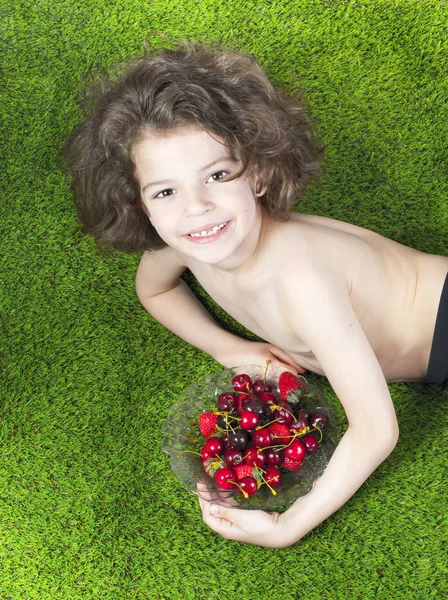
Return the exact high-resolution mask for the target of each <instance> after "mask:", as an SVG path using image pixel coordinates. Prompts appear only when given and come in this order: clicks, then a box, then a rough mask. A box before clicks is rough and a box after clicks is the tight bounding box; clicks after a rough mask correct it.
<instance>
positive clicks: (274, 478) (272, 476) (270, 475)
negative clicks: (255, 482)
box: [264, 467, 282, 487]
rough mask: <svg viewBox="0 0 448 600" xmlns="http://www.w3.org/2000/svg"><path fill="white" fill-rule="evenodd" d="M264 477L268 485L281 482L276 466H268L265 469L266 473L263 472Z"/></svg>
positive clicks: (273, 485)
mask: <svg viewBox="0 0 448 600" xmlns="http://www.w3.org/2000/svg"><path fill="white" fill-rule="evenodd" d="M264 478H265V480H266V481H267V482H268V483H269V485H272V487H275V486H276V485H280V484H281V482H282V476H281V474H280V471H279V470H278V469H277V467H268V468H267V469H266V473H265V474H264Z"/></svg>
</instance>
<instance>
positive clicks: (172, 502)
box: [0, 0, 448, 600]
mask: <svg viewBox="0 0 448 600" xmlns="http://www.w3.org/2000/svg"><path fill="white" fill-rule="evenodd" d="M175 6H176V8H175V9H173V2H172V1H171V0H170V1H169V2H168V1H166V0H153V1H151V2H149V1H147V0H133V1H130V0H128V1H123V0H120V1H119V2H116V1H111V0H80V1H75V0H61V1H59V2H54V1H50V0H38V1H37V2H25V0H15V1H14V2H12V0H9V1H8V0H0V8H1V14H0V18H1V28H2V38H3V42H4V52H3V56H2V63H3V73H2V85H1V90H2V91H1V94H2V95H1V113H2V116H3V132H2V135H1V136H0V139H1V141H0V144H1V151H2V167H1V169H0V182H1V187H2V194H1V205H0V244H1V247H0V265H1V271H2V277H1V288H0V300H1V307H2V313H3V314H2V319H1V338H0V356H1V373H2V375H1V392H0V394H1V400H0V456H1V458H0V598H1V599H2V600H28V599H38V600H47V599H48V600H50V599H51V600H55V599H58V598H61V599H62V598H63V599H67V600H68V599H70V600H72V599H73V600H74V599H81V598H82V599H83V600H84V599H94V600H99V599H101V600H103V599H104V600H109V599H111V600H112V599H114V600H115V599H117V600H121V599H128V598H129V599H133V598H136V599H137V598H139V599H140V598H141V599H151V600H177V599H179V600H181V599H185V598H186V599H188V600H189V599H191V600H196V599H200V600H202V599H204V600H212V599H218V598H220V599H222V598H224V599H225V598H229V599H230V598H236V597H237V598H243V599H249V600H251V599H253V598H257V597H260V598H262V599H263V600H264V599H268V598H270V599H273V600H292V599H295V598H303V599H304V600H305V599H306V600H314V599H316V600H317V599H319V600H321V599H329V600H338V599H341V600H347V599H348V600H351V599H359V600H368V599H371V598H375V599H381V600H382V599H384V600H386V599H387V600H389V599H390V598H394V599H401V598H403V599H409V598H422V599H424V600H427V599H430V598H433V599H435V600H440V599H441V598H447V597H448V585H447V578H446V577H447V575H448V572H447V566H446V556H447V528H446V526H447V521H446V514H447V508H448V507H447V496H446V462H447V454H446V432H447V399H448V395H447V392H443V391H441V390H437V389H433V388H432V387H430V386H425V385H424V384H403V383H401V384H391V385H390V390H391V393H392V397H393V400H394V403H395V406H396V410H397V413H398V418H399V422H400V427H401V437H400V441H399V444H398V446H397V448H396V450H395V451H394V453H393V454H392V455H391V457H390V458H389V459H388V460H387V461H386V462H385V463H383V465H381V467H380V468H379V469H378V470H377V471H376V472H375V473H374V474H373V475H372V476H371V477H370V479H369V480H368V482H367V483H366V484H365V485H364V486H363V487H362V488H361V490H360V491H359V492H358V493H357V494H356V495H355V496H354V497H353V498H352V499H351V500H350V501H349V502H348V503H347V504H346V505H345V506H344V507H343V508H342V509H341V510H340V511H338V512H337V513H336V514H335V515H333V516H332V517H331V518H329V519H328V520H327V521H326V522H324V523H323V524H322V525H320V526H319V527H317V528H316V529H315V530H314V531H313V532H312V533H311V534H309V535H308V536H306V537H305V538H304V539H303V540H302V541H300V542H299V543H297V544H296V545H295V546H294V547H291V548H287V549H283V550H271V549H263V548H259V547H253V546H248V545H244V544H238V543H234V542H229V541H226V540H224V539H223V538H220V537H218V536H217V535H215V534H214V533H213V532H212V531H211V530H209V529H208V528H207V527H206V526H205V525H203V523H202V520H201V518H200V513H199V509H198V505H197V502H196V500H195V497H194V496H193V495H192V494H191V495H190V494H189V493H187V492H186V491H184V490H183V488H182V487H181V486H180V484H179V483H178V482H177V480H175V478H174V476H173V474H172V472H171V470H170V468H169V463H168V460H167V457H166V456H165V455H164V453H163V452H162V451H161V440H160V429H161V424H162V422H163V419H164V416H165V415H166V411H167V408H168V406H169V405H170V404H171V403H172V401H173V400H174V399H175V398H176V396H177V395H178V394H179V392H180V391H181V390H182V389H183V388H184V387H186V386H187V385H188V384H189V383H191V382H192V381H193V380H196V379H198V378H201V377H203V376H204V375H205V374H207V373H209V372H211V371H215V370H218V369H220V366H219V365H218V364H217V363H216V362H214V361H213V359H211V358H210V357H208V356H206V355H204V354H203V353H201V352H200V351H198V350H196V349H195V348H192V347H189V346H188V345H187V344H186V343H184V342H183V341H181V340H179V339H177V338H176V337H175V336H173V335H172V334H171V333H169V332H168V331H166V330H164V329H163V328H162V327H161V326H160V325H159V324H158V323H156V322H155V321H154V320H153V319H152V318H151V317H149V316H148V315H147V314H146V313H145V311H144V310H143V308H142V307H141V306H140V305H139V302H138V300H137V298H136V296H135V293H134V274H135V269H136V267H137V264H138V260H139V257H138V256H128V255H123V254H118V253H109V254H106V255H105V256H102V255H101V254H99V252H98V251H97V249H96V247H95V244H94V242H93V240H92V239H90V238H86V237H83V235H82V234H81V233H80V231H79V226H78V223H77V220H76V216H75V210H74V206H73V202H72V199H71V196H70V192H69V187H68V183H67V181H66V179H65V178H64V176H63V174H62V171H61V160H60V151H61V148H62V146H63V144H64V140H65V138H66V136H67V134H68V133H69V131H70V129H71V128H72V127H73V125H74V124H75V123H76V122H77V121H78V120H79V118H80V109H79V108H78V87H79V82H80V80H81V78H82V76H83V75H84V73H86V72H87V71H89V70H91V69H93V70H95V69H97V68H98V67H100V66H102V65H110V64H113V63H115V62H118V61H121V60H123V59H125V58H127V57H129V56H131V55H135V54H138V53H140V52H141V51H142V48H143V42H144V39H145V37H146V35H147V32H148V31H150V30H157V31H162V32H164V33H165V34H167V35H168V36H169V37H172V38H188V39H195V40H202V41H205V42H224V43H231V44H234V45H235V46H237V47H239V48H241V49H242V50H248V51H250V52H252V53H254V54H255V55H256V56H257V57H258V58H259V60H260V62H261V63H262V64H263V66H264V67H265V68H266V69H267V71H268V72H269V74H270V76H271V77H272V79H273V80H274V81H275V82H277V84H279V85H282V86H286V85H287V84H288V82H289V81H290V80H291V78H292V77H293V76H294V74H295V76H296V77H297V78H298V80H300V81H301V82H302V85H303V87H304V89H305V90H306V91H307V95H308V100H309V104H310V107H311V110H312V113H313V115H314V117H315V119H316V121H317V123H318V128H319V135H320V136H321V139H323V140H325V141H326V143H327V155H326V161H325V165H324V169H323V171H322V174H321V176H320V177H319V178H318V179H317V180H316V181H315V182H314V183H313V185H312V187H311V188H310V189H309V191H308V192H307V194H306V195H305V197H304V198H303V199H302V201H301V204H300V208H301V210H303V211H304V212H309V213H315V214H322V215H325V216H329V217H333V218H337V219H342V220H345V221H349V222H351V223H354V224H357V225H361V226H364V227H368V228H370V229H373V230H375V231H378V232H380V233H381V234H383V235H386V236H388V237H391V238H393V239H395V240H397V241H399V242H401V243H404V244H407V245H410V246H413V247H415V248H418V249H420V250H423V251H425V252H431V253H438V254H448V250H447V249H448V234H447V232H448V206H447V199H446V162H447V161H446V153H444V152H445V150H444V149H445V148H446V140H447V129H448V127H447V122H448V121H447V118H446V98H447V96H448V89H447V79H446V68H447V43H446V40H447V39H448V38H447V23H448V5H447V3H446V2H444V1H439V2H437V1H430V0H414V1H404V0H402V1H383V2H381V1H371V2H369V1H366V0H364V1H362V0H359V1H358V2H354V1H350V2H348V1H336V0H335V1H331V0H328V1H325V2H319V1H314V0H283V1H274V2H269V1H267V0H263V1H259V2H255V1H253V2H251V1H244V2H243V1H241V0H235V1H233V2H228V3H223V2H220V1H219V2H218V1H217V0H201V1H195V0H180V1H179V2H176V3H175ZM162 42H163V40H162V38H151V44H153V45H154V46H157V45H161V44H162ZM295 85H298V84H295ZM187 280H188V281H189V282H190V283H191V284H192V285H193V287H194V289H195V291H196V293H197V294H198V296H199V297H200V298H201V299H202V300H203V301H204V303H205V305H206V306H207V307H208V308H209V309H210V310H211V312H212V313H213V315H214V316H215V317H216V319H217V320H218V321H219V322H220V323H222V324H223V325H225V326H226V327H228V328H229V329H230V330H232V331H234V332H236V333H240V334H242V335H249V334H248V333H247V332H246V331H245V330H243V328H241V327H240V326H238V325H237V324H236V323H234V322H233V321H232V320H231V319H230V317H228V316H226V315H225V314H223V313H222V311H221V310H220V309H219V308H218V307H217V306H216V305H215V304H214V303H213V302H212V301H211V300H210V299H209V298H207V297H206V296H205V294H204V292H202V291H201V290H200V289H198V288H197V286H196V284H195V282H194V280H192V278H191V277H189V276H187ZM311 379H312V381H313V382H315V383H318V384H319V385H320V386H321V387H322V388H323V389H324V391H325V392H326V393H327V394H328V397H329V399H330V401H331V402H332V403H333V405H334V408H335V411H336V415H337V419H338V423H339V425H340V427H341V430H343V428H344V426H345V417H344V414H343V411H342V409H341V406H340V404H339V402H338V400H337V399H336V397H335V395H334V393H333V392H332V390H331V388H330V387H329V385H328V382H327V381H326V380H325V379H324V378H319V377H317V376H313V377H312V378H311Z"/></svg>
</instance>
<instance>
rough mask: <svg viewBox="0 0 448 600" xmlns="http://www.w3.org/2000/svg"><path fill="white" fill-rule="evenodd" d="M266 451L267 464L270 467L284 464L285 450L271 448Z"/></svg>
mask: <svg viewBox="0 0 448 600" xmlns="http://www.w3.org/2000/svg"><path fill="white" fill-rule="evenodd" d="M265 452H266V464H267V465H269V466H270V467H276V466H277V465H281V464H282V462H283V458H284V454H283V450H275V449H274V448H271V449H270V450H265ZM260 466H261V465H260Z"/></svg>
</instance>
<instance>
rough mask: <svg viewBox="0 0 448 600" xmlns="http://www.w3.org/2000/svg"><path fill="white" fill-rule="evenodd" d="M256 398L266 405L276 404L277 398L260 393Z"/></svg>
mask: <svg viewBox="0 0 448 600" xmlns="http://www.w3.org/2000/svg"><path fill="white" fill-rule="evenodd" d="M258 397H259V398H260V400H263V402H265V403H266V404H275V403H276V402H277V398H276V397H275V396H274V394H271V392H261V394H258Z"/></svg>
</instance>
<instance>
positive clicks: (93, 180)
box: [67, 44, 448, 547]
mask: <svg viewBox="0 0 448 600" xmlns="http://www.w3.org/2000/svg"><path fill="white" fill-rule="evenodd" d="M67 152H68V154H67V155H68V163H69V165H70V168H71V170H72V172H73V175H74V193H75V196H76V199H77V203H78V212H79V216H80V219H81V221H82V222H83V223H84V231H85V232H86V233H90V234H93V235H94V236H95V237H96V238H97V239H98V240H99V242H101V243H103V244H109V245H113V246H114V247H116V248H117V249H120V250H123V251H129V252H135V251H143V256H142V259H141V262H140V265H139V268H138V272H137V277H136V289H137V294H138V297H139V299H140V301H141V303H142V304H143V306H144V307H145V308H146V310H147V311H148V312H149V313H150V314H151V315H152V316H153V317H154V318H155V319H157V320H158V321H159V322H160V323H161V324H162V325H164V326H165V327H167V328H168V329H170V330H171V331H172V332H174V333H175V334H176V335H178V336H179V337H181V338H182V339H184V340H186V341H187V342H188V343H190V344H192V345H194V346H196V347H197V348H200V349H201V350H203V351H204V352H206V353H208V354H210V355H211V356H212V357H213V358H215V359H216V360H217V361H218V362H219V363H221V364H222V365H224V366H225V367H234V366H238V365H245V364H259V365H264V364H265V362H266V360H267V359H270V360H271V361H272V363H273V364H274V365H276V366H284V367H285V368H286V369H288V370H290V371H293V372H296V373H303V372H304V371H305V370H306V369H308V370H310V371H313V372H314V373H318V374H320V375H325V376H326V377H327V378H328V380H329V381H330V383H331V385H332V387H333V389H334V391H335V393H336V394H337V396H338V397H339V399H340V401H341V403H342V405H343V407H344V409H345V412H346V414H347V418H348V422H349V427H348V430H347V432H346V433H345V435H344V436H343V438H342V440H341V441H340V443H339V445H338V447H337V449H336V451H335V453H334V455H333V457H332V459H331V461H330V463H329V465H328V467H327V469H326V471H325V472H324V474H323V475H322V477H321V478H320V479H319V480H318V481H317V482H316V484H315V486H314V489H313V490H312V492H310V493H309V494H308V495H307V496H305V497H304V498H301V499H299V500H297V501H296V503H295V504H294V505H293V506H292V507H291V508H289V509H288V510H287V511H286V512H284V513H283V514H281V515H279V514H277V513H269V514H268V513H265V512H262V511H241V510H238V509H234V508H226V507H221V506H216V505H214V504H213V503H210V502H206V501H204V500H200V505H201V509H202V514H203V519H204V521H205V523H207V524H208V525H209V526H210V527H211V528H212V529H213V530H215V531H216V532H218V533H219V534H221V535H223V536H224V537H226V538H229V539H233V540H239V541H243V542H248V543H252V544H258V545H261V546H271V547H285V546H288V545H291V544H293V543H295V542H296V541H297V540H299V539H300V538H301V537H303V536H304V535H305V534H306V533H308V532H309V531H310V530H311V529H313V527H315V526H316V525H318V524H319V523H321V522H322V521H323V520H324V519H326V518H327V517H328V516H329V515H331V514H332V513H333V512H335V511H336V510H337V509H338V508H339V507H340V506H342V505H343V504H344V503H345V502H346V501H347V500H348V499H349V498H350V497H351V496H352V495H353V494H354V493H355V492H356V490H357V489H358V488H359V487H360V486H361V485H362V484H363V482H364V481H365V480H366V479H367V478H368V477H369V475H370V474H371V473H372V472H373V471H374V470H375V469H376V468H377V467H378V465H380V464H381V462H382V461H384V460H385V459H386V457H387V456H388V455H389V454H390V453H391V452H392V450H393V448H394V447H395V445H396V443H397V440H398V425H397V419H396V415H395V411H394V407H393V405H392V401H391V397H390V394H389V390H388V386H387V382H389V381H390V382H392V381H427V382H428V383H433V384H438V385H443V384H446V383H447V381H448V279H447V273H448V257H444V256H436V255H430V254H425V253H422V252H419V251H417V250H413V249H412V248H409V247H407V246H404V245H402V244H399V243H397V242H394V241H392V240H390V239H387V238H385V237H382V236H381V235H378V234H377V233H374V232H372V231H369V230H367V229H363V228H361V227H356V226H354V225H350V224H348V223H343V222H340V221H336V220H333V219H328V218H324V217H317V216H311V215H305V214H301V213H299V212H292V205H293V202H294V201H295V200H296V199H297V198H298V197H299V196H300V194H301V193H302V192H303V189H304V187H305V185H306V183H307V182H308V181H309V180H310V178H311V177H312V176H314V175H315V173H316V172H317V171H318V168H319V164H320V161H321V158H322V152H321V150H320V148H319V147H318V145H317V144H316V142H315V138H314V135H313V127H312V124H311V122H310V121H309V119H308V117H307V116H306V113H305V112H304V110H303V108H302V107H301V106H300V105H299V104H297V101H296V100H295V99H294V98H290V97H287V96H285V95H283V94H281V93H280V92H277V91H275V89H274V88H273V86H272V85H271V83H270V82H269V81H268V79H267V77H266V75H265V73H264V72H263V70H262V69H261V68H260V67H259V66H258V65H257V63H256V61H255V60H254V59H253V57H251V56H249V55H247V54H244V53H239V52H235V51H227V50H222V49H217V48H211V47H201V46H195V45H192V44H184V45H182V46H181V47H180V48H178V49H176V50H163V51H158V52H156V53H154V54H152V55H149V56H146V57H144V58H142V59H140V60H137V61H135V62H134V63H133V64H132V65H130V66H129V68H128V70H127V71H126V72H125V73H124V74H123V75H122V76H121V78H120V79H119V80H118V81H117V82H115V83H111V84H110V85H109V87H107V88H106V89H105V90H104V93H103V95H102V97H101V98H100V99H99V101H98V103H97V104H96V106H95V107H94V108H93V109H92V112H91V114H90V115H89V116H88V117H87V118H86V120H85V121H84V122H83V123H82V124H81V125H80V126H79V127H78V128H77V129H76V130H75V132H74V133H73V135H72V137H71V139H70V142H69V145H68V151H67ZM186 269H190V271H191V272H192V273H193V274H194V276H195V277H196V279H197V280H198V282H199V283H200V284H201V285H202V286H203V288H204V289H205V290H206V291H207V293H208V294H209V295H210V296H211V297H212V298H213V299H214V300H215V301H216V302H217V303H218V304H219V305H220V306H221V307H222V308H223V309H224V310H225V311H227V312H228V313H229V314H230V315H231V316H232V317H233V318H235V319H236V320H237V321H239V322H240V323H241V324H242V325H244V326H245V327H246V328H247V329H249V330H250V331H252V332H253V333H255V334H256V335H257V336H259V337H260V338H262V339H263V340H265V342H253V341H248V340H245V339H241V338H239V337H237V336H235V335H232V334H231V333H229V332H226V331H224V330H223V329H222V328H220V327H219V326H218V325H217V324H216V322H215V321H214V320H213V319H212V318H211V317H210V315H209V314H208V313H207V312H206V310H205V309H204V308H203V306H202V305H201V304H200V303H199V301H198V300H197V299H196V298H195V296H194V295H193V294H192V292H191V291H190V290H189V288H188V286H187V285H186V284H185V283H184V281H183V280H182V279H181V275H182V273H183V272H184V271H185V270H186Z"/></svg>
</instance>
